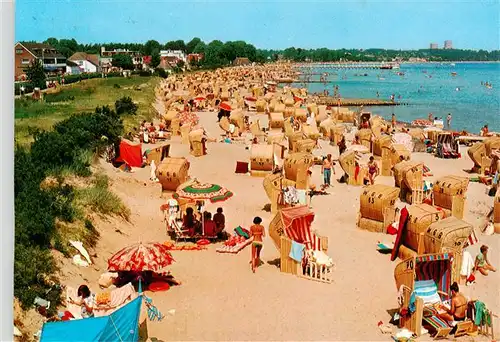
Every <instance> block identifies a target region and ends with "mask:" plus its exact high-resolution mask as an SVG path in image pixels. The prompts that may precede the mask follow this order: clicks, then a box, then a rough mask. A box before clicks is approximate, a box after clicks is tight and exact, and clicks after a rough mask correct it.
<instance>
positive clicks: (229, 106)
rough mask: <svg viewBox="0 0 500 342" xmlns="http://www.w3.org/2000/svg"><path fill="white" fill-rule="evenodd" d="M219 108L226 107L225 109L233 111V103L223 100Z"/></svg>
mask: <svg viewBox="0 0 500 342" xmlns="http://www.w3.org/2000/svg"><path fill="white" fill-rule="evenodd" d="M219 108H220V109H224V110H227V111H228V112H230V111H231V105H230V104H229V103H227V102H222V103H221V104H220V105H219Z"/></svg>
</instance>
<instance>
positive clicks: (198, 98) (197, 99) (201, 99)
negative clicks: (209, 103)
mask: <svg viewBox="0 0 500 342" xmlns="http://www.w3.org/2000/svg"><path fill="white" fill-rule="evenodd" d="M194 100H195V101H205V100H206V99H205V98H204V97H203V96H197V97H195V98H194Z"/></svg>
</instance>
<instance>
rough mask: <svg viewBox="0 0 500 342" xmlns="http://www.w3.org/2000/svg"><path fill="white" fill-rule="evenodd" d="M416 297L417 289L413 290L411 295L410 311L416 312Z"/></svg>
mask: <svg viewBox="0 0 500 342" xmlns="http://www.w3.org/2000/svg"><path fill="white" fill-rule="evenodd" d="M416 300H417V299H416V298H415V291H413V292H412V293H411V296H410V303H409V305H408V310H409V311H410V313H414V312H415V310H416V309H417V308H416V306H415V302H416Z"/></svg>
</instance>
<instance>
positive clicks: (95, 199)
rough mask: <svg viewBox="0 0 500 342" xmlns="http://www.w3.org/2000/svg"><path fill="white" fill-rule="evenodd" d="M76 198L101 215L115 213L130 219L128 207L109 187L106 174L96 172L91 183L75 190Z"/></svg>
mask: <svg viewBox="0 0 500 342" xmlns="http://www.w3.org/2000/svg"><path fill="white" fill-rule="evenodd" d="M76 197H77V200H78V202H79V203H80V204H81V205H82V206H84V207H88V208H90V209H92V210H94V211H96V212H98V213H100V214H102V215H117V216H120V217H123V218H124V219H125V220H127V221H128V220H129V219H130V209H129V208H127V207H126V206H125V205H124V204H123V202H122V200H121V199H120V198H119V197H118V196H117V195H116V194H114V193H113V192H111V191H110V189H109V179H108V177H107V176H106V175H102V174H98V175H96V177H95V179H94V180H93V185H92V186H90V187H88V188H85V189H79V190H77V196H76Z"/></svg>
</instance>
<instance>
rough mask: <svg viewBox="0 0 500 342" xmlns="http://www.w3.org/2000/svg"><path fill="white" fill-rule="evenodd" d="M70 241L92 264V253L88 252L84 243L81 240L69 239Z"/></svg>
mask: <svg viewBox="0 0 500 342" xmlns="http://www.w3.org/2000/svg"><path fill="white" fill-rule="evenodd" d="M69 243H70V244H71V245H72V246H73V247H75V248H76V249H77V250H78V252H80V254H81V255H82V256H83V257H84V258H85V259H86V260H87V262H88V263H89V264H92V261H91V260H90V255H89V253H88V252H87V250H86V249H85V247H83V243H82V242H80V241H73V240H69Z"/></svg>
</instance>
